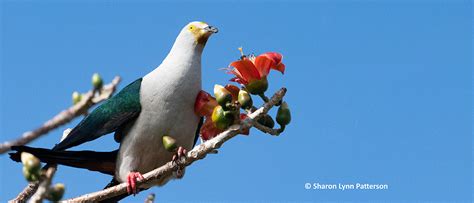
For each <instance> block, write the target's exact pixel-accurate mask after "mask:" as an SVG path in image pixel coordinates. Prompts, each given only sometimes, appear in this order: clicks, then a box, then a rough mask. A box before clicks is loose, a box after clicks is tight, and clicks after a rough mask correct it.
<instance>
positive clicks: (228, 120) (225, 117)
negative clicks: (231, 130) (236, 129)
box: [211, 106, 234, 130]
mask: <svg viewBox="0 0 474 203" xmlns="http://www.w3.org/2000/svg"><path fill="white" fill-rule="evenodd" d="M211 119H212V122H213V123H214V126H216V128H218V129H220V130H225V129H227V128H228V127H229V126H230V125H232V123H234V113H233V112H231V111H224V109H223V108H222V106H216V107H215V108H214V111H212V116H211Z"/></svg>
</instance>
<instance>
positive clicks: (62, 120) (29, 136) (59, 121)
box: [0, 76, 121, 202]
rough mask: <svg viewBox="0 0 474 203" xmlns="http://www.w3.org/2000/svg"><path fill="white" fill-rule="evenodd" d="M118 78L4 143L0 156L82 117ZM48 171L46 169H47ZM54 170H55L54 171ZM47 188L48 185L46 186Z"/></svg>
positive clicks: (30, 190)
mask: <svg viewBox="0 0 474 203" xmlns="http://www.w3.org/2000/svg"><path fill="white" fill-rule="evenodd" d="M120 80H121V79H120V77H119V76H115V78H114V79H113V80H112V82H111V83H110V84H107V85H105V86H103V87H102V89H101V91H100V94H96V91H95V90H90V91H88V92H87V93H85V94H84V96H83V98H82V100H81V101H80V102H78V103H77V104H76V105H74V106H72V107H70V108H68V109H66V110H64V111H62V112H61V113H59V114H58V115H56V116H55V117H53V118H52V119H51V120H49V121H47V122H46V123H45V124H43V126H41V127H40V128H38V129H36V130H33V131H28V132H25V133H23V136H21V137H20V138H18V139H17V140H14V141H10V142H4V143H3V144H1V145H0V154H2V153H5V152H7V151H9V150H10V147H11V146H17V145H25V144H27V143H29V142H31V141H33V140H34V139H36V138H38V137H40V136H42V135H44V134H46V133H48V132H49V131H51V130H53V129H55V128H58V127H59V126H61V125H64V124H66V123H68V122H69V121H71V120H72V119H74V118H76V117H78V116H80V115H82V114H83V113H85V112H87V111H88V110H89V109H90V108H91V107H92V106H94V105H95V104H98V103H100V102H102V101H104V100H107V99H108V98H110V97H111V96H112V95H113V94H114V92H115V90H116V89H117V86H118V84H119V83H120ZM47 170H48V169H47ZM55 170H56V169H55ZM39 185H40V182H39V181H36V182H32V183H29V184H28V185H27V186H26V187H25V189H23V191H21V192H20V193H19V194H18V195H17V197H15V198H14V199H12V200H10V202H26V201H27V200H28V199H29V198H30V197H31V196H32V195H33V194H34V193H35V192H36V190H37V189H38V187H39ZM48 186H49V185H48Z"/></svg>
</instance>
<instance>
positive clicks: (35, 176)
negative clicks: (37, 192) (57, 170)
mask: <svg viewBox="0 0 474 203" xmlns="http://www.w3.org/2000/svg"><path fill="white" fill-rule="evenodd" d="M23 176H24V177H25V179H26V180H27V181H28V182H34V181H38V180H39V177H40V174H39V170H38V171H36V172H34V171H30V170H28V168H26V167H25V166H23Z"/></svg>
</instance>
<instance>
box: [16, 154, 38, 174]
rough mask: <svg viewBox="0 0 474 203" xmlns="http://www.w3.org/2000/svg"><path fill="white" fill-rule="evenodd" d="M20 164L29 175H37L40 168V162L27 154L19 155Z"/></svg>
mask: <svg viewBox="0 0 474 203" xmlns="http://www.w3.org/2000/svg"><path fill="white" fill-rule="evenodd" d="M21 163H23V166H24V168H25V169H26V170H28V171H29V172H30V173H37V172H39V170H40V168H41V162H40V160H39V159H38V158H36V157H35V156H34V155H33V154H30V153H28V152H22V153H21Z"/></svg>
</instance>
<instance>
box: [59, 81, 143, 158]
mask: <svg viewBox="0 0 474 203" xmlns="http://www.w3.org/2000/svg"><path fill="white" fill-rule="evenodd" d="M141 82H142V79H141V78H140V79H138V80H135V81H134V82H132V83H131V84H129V85H127V86H126V87H125V88H123V89H122V91H120V92H119V93H118V94H117V95H115V96H113V97H112V98H110V99H108V100H107V101H105V102H104V103H103V104H102V105H100V106H99V107H97V108H96V109H95V110H94V111H92V113H90V114H89V115H88V116H87V117H85V118H84V119H83V120H82V121H81V122H80V123H79V124H78V125H77V126H76V127H75V128H74V129H72V130H71V132H70V133H69V135H68V136H67V137H66V139H64V140H63V141H61V142H60V143H59V144H57V145H56V146H55V147H54V148H53V149H54V150H65V149H67V148H71V147H74V146H77V145H80V144H82V143H85V142H88V141H91V140H95V139H97V138H99V137H101V136H102V135H105V134H108V133H111V132H114V131H116V130H117V129H119V128H120V127H121V126H123V125H124V124H126V123H128V122H130V121H132V120H134V119H136V118H137V117H138V115H139V114H140V111H141V105H140V86H141Z"/></svg>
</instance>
